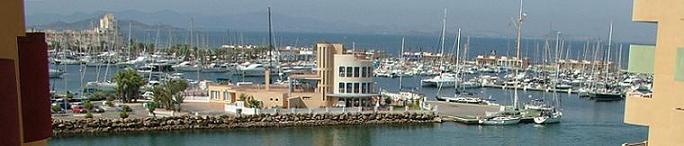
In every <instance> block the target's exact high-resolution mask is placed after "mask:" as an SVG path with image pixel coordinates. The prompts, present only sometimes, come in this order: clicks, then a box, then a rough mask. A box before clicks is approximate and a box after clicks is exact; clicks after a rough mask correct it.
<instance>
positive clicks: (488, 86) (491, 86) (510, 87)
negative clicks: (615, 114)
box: [482, 84, 579, 94]
mask: <svg viewBox="0 0 684 146" xmlns="http://www.w3.org/2000/svg"><path fill="white" fill-rule="evenodd" d="M482 87H483V88H497V89H503V90H514V88H515V87H513V86H505V85H497V84H485V85H482ZM518 90H522V91H540V92H554V91H555V92H558V93H568V94H578V93H579V90H573V89H543V88H525V87H518Z"/></svg>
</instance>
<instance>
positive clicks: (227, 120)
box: [52, 112, 441, 136]
mask: <svg viewBox="0 0 684 146" xmlns="http://www.w3.org/2000/svg"><path fill="white" fill-rule="evenodd" d="M433 122H441V119H440V118H439V117H438V116H437V115H435V114H433V113H408V112H407V113H343V114H273V115H270V114H262V115H249V116H237V117H236V116H227V115H224V116H176V117H159V118H129V119H75V120H53V123H52V132H53V136H71V135H95V134H108V133H121V132H152V131H173V130H197V129H231V128H261V127H307V126H343V125H364V124H369V125H373V124H418V123H433Z"/></svg>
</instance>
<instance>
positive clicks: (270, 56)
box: [267, 7, 273, 82]
mask: <svg viewBox="0 0 684 146" xmlns="http://www.w3.org/2000/svg"><path fill="white" fill-rule="evenodd" d="M268 49H269V51H268V67H267V69H268V70H269V71H270V69H271V66H272V65H273V29H272V25H271V7H268ZM267 82H268V81H267Z"/></svg>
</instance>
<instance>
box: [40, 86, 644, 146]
mask: <svg viewBox="0 0 684 146" xmlns="http://www.w3.org/2000/svg"><path fill="white" fill-rule="evenodd" d="M76 74H77V73H76ZM190 76H192V75H190ZM203 76H206V77H211V75H203ZM254 80H258V79H254ZM376 80H377V82H378V84H379V85H380V86H382V87H383V88H385V89H388V90H397V89H398V80H397V79H387V78H378V79H376ZM419 80H420V78H417V77H416V78H406V79H405V80H404V86H405V87H417V86H418V81H419ZM419 90H420V91H422V92H423V93H425V94H426V95H427V96H428V97H434V96H435V95H437V89H435V88H422V89H419ZM453 92H454V91H453V89H445V90H442V91H441V94H442V95H449V94H451V93H453ZM471 92H478V93H481V94H483V95H485V96H492V98H494V99H496V100H497V101H496V102H497V103H500V104H510V103H511V98H512V96H511V95H512V93H511V92H510V91H504V90H499V89H490V88H487V89H477V90H471ZM529 96H532V97H535V98H540V97H547V99H548V97H551V96H552V94H551V93H544V92H532V91H530V92H520V97H521V98H522V100H523V101H526V100H529V98H528V97H529ZM558 96H559V97H560V98H561V99H562V105H563V106H562V109H563V112H564V113H563V114H564V116H563V121H562V123H561V124H556V125H545V126H540V125H534V124H521V125H516V126H469V125H462V124H456V123H442V124H427V125H414V126H342V127H311V128H260V129H233V130H213V131H185V132H167V133H156V132H155V133H143V134H122V135H106V136H80V137H68V138H53V139H51V140H50V141H49V143H50V145H55V146H62V145H64V146H73V145H98V146H110V145H111V146H119V145H169V146H175V145H195V146H196V145H298V146H299V145H619V144H622V143H625V142H637V141H642V140H645V139H646V137H647V132H648V131H647V128H644V127H636V126H628V125H625V124H624V123H623V113H624V111H623V110H624V102H623V101H620V102H594V101H590V100H586V99H582V98H579V97H577V96H576V95H568V94H558Z"/></svg>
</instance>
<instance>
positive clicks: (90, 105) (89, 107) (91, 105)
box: [83, 101, 93, 111]
mask: <svg viewBox="0 0 684 146" xmlns="http://www.w3.org/2000/svg"><path fill="white" fill-rule="evenodd" d="M83 107H84V108H85V109H87V110H88V111H90V110H93V103H90V101H85V103H83Z"/></svg>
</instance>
